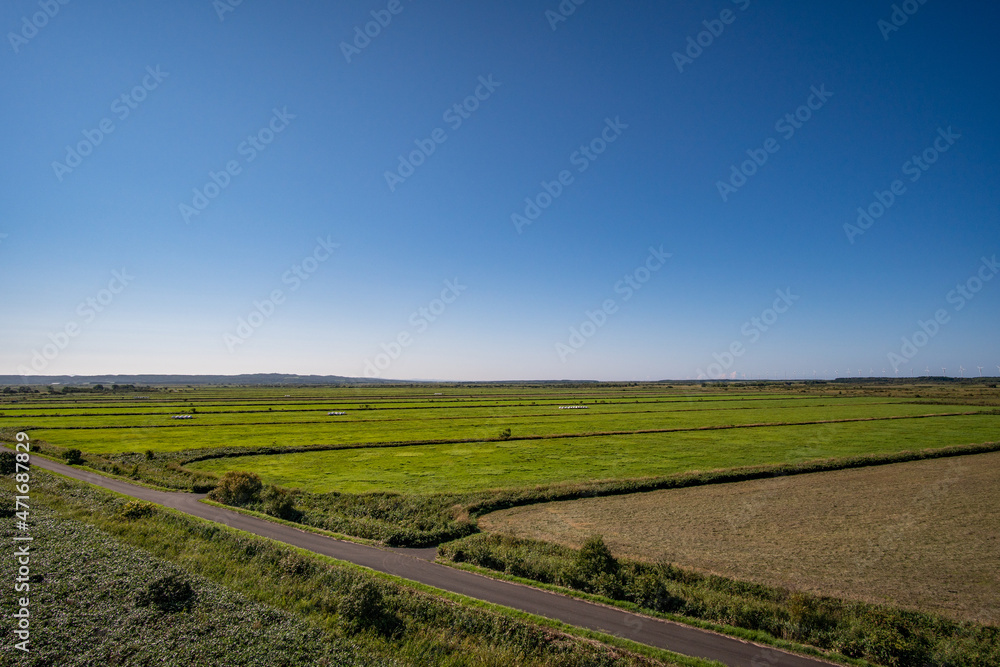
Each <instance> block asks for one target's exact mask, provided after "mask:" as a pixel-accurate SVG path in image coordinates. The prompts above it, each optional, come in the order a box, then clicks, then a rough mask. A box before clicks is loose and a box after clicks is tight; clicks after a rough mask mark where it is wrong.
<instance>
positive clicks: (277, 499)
mask: <svg viewBox="0 0 1000 667" xmlns="http://www.w3.org/2000/svg"><path fill="white" fill-rule="evenodd" d="M261 501H262V503H263V509H264V513H265V514H270V515H271V516H273V517H277V518H279V519H284V520H285V521H298V520H299V519H300V518H301V517H302V512H300V511H299V510H297V509H295V500H294V498H293V497H292V494H291V493H290V492H288V491H286V490H285V489H279V488H278V487H276V486H269V487H267V489H266V490H265V491H264V493H263V494H261Z"/></svg>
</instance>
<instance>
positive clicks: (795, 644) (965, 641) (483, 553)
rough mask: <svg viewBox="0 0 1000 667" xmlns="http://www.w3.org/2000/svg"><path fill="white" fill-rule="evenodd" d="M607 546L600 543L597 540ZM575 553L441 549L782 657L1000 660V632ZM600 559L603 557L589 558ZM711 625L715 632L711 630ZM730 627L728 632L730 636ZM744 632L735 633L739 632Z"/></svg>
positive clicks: (484, 540)
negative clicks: (597, 562) (811, 650)
mask: <svg viewBox="0 0 1000 667" xmlns="http://www.w3.org/2000/svg"><path fill="white" fill-rule="evenodd" d="M595 540H596V541H597V543H598V544H603V542H601V541H600V538H599V537H592V538H591V539H590V540H588V545H593V544H594V543H595ZM588 545H585V547H584V550H575V549H570V548H567V547H563V546H559V545H554V544H550V543H545V542H539V541H535V540H527V539H520V538H515V537H510V536H506V535H497V534H478V535H473V536H471V537H468V538H464V539H461V540H458V541H456V542H452V543H449V544H444V545H441V546H440V547H439V548H438V553H439V560H441V561H442V562H443V561H447V560H450V561H451V562H454V563H455V564H456V566H457V567H460V568H462V569H472V570H474V571H482V570H484V569H485V570H489V571H493V572H495V573H497V574H498V575H499V576H500V577H501V578H503V579H510V580H516V581H525V582H532V581H536V582H541V584H542V585H543V586H544V587H546V588H553V589H554V590H559V589H569V590H575V591H577V593H576V595H578V596H580V597H585V598H588V599H597V600H608V601H609V602H611V603H612V604H617V605H620V606H623V607H625V608H627V609H630V610H636V609H638V610H639V611H645V612H646V613H652V614H653V615H656V616H661V617H664V618H668V619H672V620H679V621H681V622H689V623H692V619H694V621H693V624H696V625H702V627H709V628H712V629H717V630H723V631H725V632H727V634H734V635H736V636H742V637H744V638H745V639H747V640H750V641H756V642H759V643H764V644H770V645H774V646H777V647H780V648H788V649H792V650H796V649H798V650H799V651H800V652H808V651H802V648H801V645H803V644H805V645H807V646H811V647H815V649H819V650H821V651H824V652H833V655H829V654H827V655H825V656H824V657H827V658H828V659H833V660H836V661H838V662H846V663H850V662H852V661H855V660H861V661H867V662H871V663H874V664H879V665H886V666H891V667H989V666H992V665H996V664H998V661H1000V630H998V628H997V627H988V626H983V625H979V624H975V623H971V622H955V621H951V620H948V619H945V618H942V617H939V616H935V615H932V614H925V613H918V612H913V611H906V610H902V609H899V608H895V607H892V606H889V605H872V604H867V603H863V602H857V601H845V600H841V599H838V598H834V597H829V596H815V595H812V594H809V593H803V592H801V591H791V590H788V589H784V588H779V587H774V586H765V585H761V584H756V583H752V582H747V581H741V580H737V579H732V578H727V577H722V576H718V575H706V574H702V573H699V572H695V571H692V570H688V569H682V568H679V567H677V566H675V565H673V564H670V563H665V562H661V563H648V562H638V561H630V560H625V559H611V560H610V561H606V560H605V561H603V567H598V568H595V567H594V563H593V559H592V558H591V557H589V556H586V555H585V553H588V552H586V549H587V548H590V549H593V547H592V546H588ZM589 553H593V551H591V552H589ZM706 624H707V625H706ZM720 626H721V627H720ZM734 627H735V628H738V629H739V630H737V631H733V630H732V628H734Z"/></svg>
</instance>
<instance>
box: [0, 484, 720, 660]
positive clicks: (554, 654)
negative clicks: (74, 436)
mask: <svg viewBox="0 0 1000 667" xmlns="http://www.w3.org/2000/svg"><path fill="white" fill-rule="evenodd" d="M0 488H2V489H3V491H4V492H5V493H12V492H13V487H12V485H11V484H10V482H9V481H6V480H5V481H3V482H2V483H0ZM32 497H33V506H32V513H33V514H32V516H33V525H32V531H33V534H34V537H35V544H36V545H37V546H36V547H35V549H36V551H35V554H36V559H33V560H32V567H33V571H34V572H37V573H39V574H40V575H42V576H43V577H44V582H43V583H42V584H41V585H40V586H38V590H37V591H36V592H34V596H33V602H32V629H33V632H32V637H33V644H32V653H31V655H30V658H29V659H28V661H27V662H23V663H19V664H30V665H39V666H41V665H50V664H58V665H81V666H82V665H91V664H101V665H112V664H113V665H146V664H153V663H155V664H164V665H176V666H178V667H179V666H182V665H183V666H187V665H192V664H226V665H262V664H267V665H278V666H288V667H292V666H295V667H297V666H299V665H301V666H303V667H304V666H306V665H334V664H336V665H427V664H450V665H501V664H503V665H525V666H538V667H542V666H545V665H564V666H566V667H569V666H570V665H593V666H595V667H597V666H598V665H600V666H608V667H612V666H622V667H626V666H628V667H645V666H650V667H651V666H652V665H660V664H674V663H673V662H668V663H665V662H662V661H658V660H656V659H653V658H649V657H644V656H639V655H636V654H632V653H629V652H626V651H623V650H621V649H618V648H614V647H609V646H605V645H602V644H598V643H595V642H589V641H583V640H579V639H576V638H573V637H572V636H569V635H566V634H564V633H562V632H559V631H556V630H554V629H552V628H547V627H542V626H538V625H533V624H531V623H528V622H526V621H524V620H521V619H520V618H518V616H517V615H516V614H514V613H503V612H498V611H491V610H487V609H482V608H478V607H474V606H466V605H463V604H458V603H456V602H452V601H449V600H448V599H444V598H440V597H437V596H434V595H431V594H429V593H426V592H422V591H419V590H416V589H413V588H410V587H408V586H405V585H403V584H401V583H399V582H397V581H396V580H392V579H389V578H386V577H382V576H379V575H375V574H373V573H371V572H369V571H367V570H363V569H362V568H358V567H354V566H350V565H347V564H342V563H337V562H336V561H332V560H330V559H327V558H324V557H321V556H316V555H312V554H308V553H305V552H302V551H299V550H297V549H294V548H291V547H287V546H285V545H282V544H279V543H276V542H271V541H269V540H265V539H262V538H257V537H254V536H249V535H246V534H243V533H239V532H237V531H234V530H231V529H229V528H226V527H224V526H220V525H216V524H212V523H209V522H206V521H202V520H199V519H195V518H193V517H188V516H185V515H181V514H178V513H176V512H172V511H168V510H162V509H159V508H156V509H155V510H154V511H153V512H151V513H146V512H140V513H139V514H140V515H141V516H136V515H135V514H136V513H135V512H132V511H130V510H127V509H126V507H128V506H129V505H130V503H133V502H134V501H126V500H124V499H122V498H121V497H120V496H117V495H114V494H111V493H109V492H106V491H103V490H100V489H97V488H95V487H90V486H88V485H85V484H81V483H77V482H73V481H70V480H66V479H64V478H59V477H55V476H52V475H49V474H47V473H44V472H42V471H39V470H38V469H37V468H36V469H35V471H34V472H33V481H32ZM132 507H134V505H132ZM2 534H3V537H4V538H5V539H8V540H9V539H10V537H11V536H12V524H11V523H10V522H8V523H7V524H6V525H5V526H4V528H3V530H2ZM14 562H15V561H14V560H13V559H4V560H3V562H2V563H0V576H5V577H8V579H9V580H13V576H14V575H13V568H14V567H15V565H14ZM70 618H71V619H72V622H67V619H70ZM193 638H197V640H196V641H192V639H193ZM680 663H681V664H686V665H691V666H692V667H693V666H695V665H699V664H702V663H699V661H696V660H688V659H680Z"/></svg>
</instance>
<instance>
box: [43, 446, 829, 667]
mask: <svg viewBox="0 0 1000 667" xmlns="http://www.w3.org/2000/svg"><path fill="white" fill-rule="evenodd" d="M32 465H34V466H37V467H39V468H43V469H45V470H51V471H53V472H58V473H60V474H63V475H66V476H67V477H72V478H74V479H78V480H81V481H84V482H89V483H91V484H94V485H96V486H100V487H103V488H106V489H111V490H112V491H117V492H118V493H122V494H125V495H128V496H132V497H135V498H140V499H142V500H146V501H150V502H154V503H157V504H160V505H164V506H166V507H171V508H173V509H176V510H179V511H181V512H184V513H185V514H190V515H192V516H196V517H199V518H202V519H207V520H209V521H214V522H216V523H221V524H224V525H227V526H231V527H232V528H236V529H238V530H243V531H246V532H248V533H253V534H254V535H259V536H261V537H266V538H269V539H272V540H277V541H279V542H284V543H286V544H291V545H293V546H296V547H299V548H301V549H306V550H309V551H314V552H316V553H318V554H323V555H324V556H330V557H332V558H337V559H339V560H345V561H350V562H352V563H356V564H358V565H362V566H364V567H368V568H371V569H373V570H378V571H380V572H386V573H388V574H392V575H395V576H397V577H402V578H403V579H409V580H411V581H417V582H420V583H422V584H426V585H428V586H433V587H435V588H439V589H441V590H445V591H451V592H453V593H460V594H462V595H467V596H469V597H472V598H476V599H479V600H485V601H487V602H492V603H494V604H499V605H503V606H506V607H510V608H512V609H518V610H520V611H525V612H528V613H531V614H537V615H538V616H544V617H546V618H551V619H556V620H559V621H562V622H563V623H568V624H570V625H575V626H577V627H581V628H587V629H589V630H596V631H599V632H604V633H607V634H611V635H616V636H618V637H623V638H625V639H629V640H632V641H635V642H639V643H642V644H648V645H650V646H656V647H658V648H663V649H667V650H670V651H674V652H676V653H682V654H684V655H689V656H695V657H698V658H707V659H710V660H718V661H719V662H722V663H725V664H727V665H732V666H733V667H817V666H818V665H827V666H828V665H830V664H832V663H828V662H825V661H822V660H818V659H816V658H809V657H806V656H800V655H796V654H793V653H787V652H785V651H780V650H777V649H773V648H770V647H767V646H761V645H758V644H753V643H750V642H747V641H743V640H741V639H735V638H733V637H727V636H725V635H721V634H718V633H715V632H711V631H708V630H701V629H698V628H693V627H690V626H686V625H681V624H679V623H673V622H671V621H664V620H662V619H656V618H651V617H648V616H642V615H640V614H633V613H630V612H627V611H624V610H621V609H615V608H613V607H608V606H604V605H600V604H595V603H592V602H586V601H584V600H579V599H577V598H572V597H568V596H565V595H560V594H558V593H552V592H549V591H545V590H541V589H538V588H532V587H530V586H524V585H521V584H515V583H511V582H507V581H501V580H499V579H491V578H489V577H485V576H482V575H478V574H474V573H472V572H465V571H463V570H456V569H454V568H451V567H448V566H446V565H439V564H437V563H433V562H431V560H432V559H433V555H434V550H433V549H381V548H378V547H370V546H365V545H363V544H356V543H354V542H345V541H342V540H336V539H333V538H331V537H326V536H324V535H319V534H316V533H311V532H308V531H304V530H299V529H297V528H292V527H290V526H285V525H282V524H279V523H274V522H271V521H267V520H265V519H258V518H257V517H253V516H247V515H245V514H240V513H239V512H233V511H230V510H227V509H223V508H220V507H214V506H212V505H207V504H205V503H201V502H199V501H200V500H201V499H202V498H204V496H202V495H196V494H192V493H180V492H177V493H173V492H166V491H156V490H153V489H147V488H144V487H141V486H136V485H134V484H128V483H126V482H122V481H119V480H117V479H112V478H110V477H104V476H102V475H98V474H96V473H92V472H88V471H86V470H81V469H79V468H74V467H72V466H68V465H64V464H61V463H55V462H53V461H49V460H46V459H42V458H37V457H35V458H33V459H32Z"/></svg>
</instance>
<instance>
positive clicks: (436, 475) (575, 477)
mask: <svg viewBox="0 0 1000 667" xmlns="http://www.w3.org/2000/svg"><path fill="white" fill-rule="evenodd" d="M998 433H1000V416H998V415H977V416H962V417H930V418H926V419H906V420H892V421H873V422H853V423H843V424H824V425H818V426H780V427H761V428H737V429H730V430H723V431H701V432H680V433H663V434H647V435H624V436H600V437H580V438H554V439H541V440H525V441H508V442H477V443H469V444H464V443H463V444H447V445H412V446H406V447H378V448H362V449H351V450H334V451H321V452H305V453H299V454H283V455H277V456H247V457H237V458H223V459H212V460H208V461H200V462H197V463H193V464H191V465H190V467H191V468H194V469H196V470H202V471H207V472H213V473H217V474H221V473H223V472H225V471H227V470H248V471H251V472H256V473H257V474H259V475H260V476H261V478H262V479H264V480H265V481H266V482H268V483H271V484H277V485H279V486H285V487H289V488H300V489H303V490H307V491H311V492H317V493H323V492H327V491H342V492H348V493H362V492H367V491H393V492H397V493H439V492H453V493H463V492H469V491H480V490H484V489H497V488H522V487H530V486H536V485H541V484H553V483H557V482H580V481H586V480H606V479H628V478H639V477H654V476H663V475H669V474H673V473H680V472H687V471H691V470H713V469H718V468H731V467H737V466H746V465H760V464H766V463H782V462H802V461H806V460H813V459H820V458H832V457H843V456H852V455H857V454H868V453H882V452H894V451H902V450H907V449H921V448H928V447H945V446H949V445H956V444H970V443H978V442H986V441H989V440H991V439H996V438H997V437H998Z"/></svg>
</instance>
